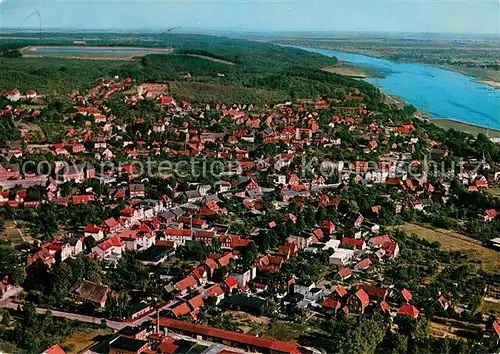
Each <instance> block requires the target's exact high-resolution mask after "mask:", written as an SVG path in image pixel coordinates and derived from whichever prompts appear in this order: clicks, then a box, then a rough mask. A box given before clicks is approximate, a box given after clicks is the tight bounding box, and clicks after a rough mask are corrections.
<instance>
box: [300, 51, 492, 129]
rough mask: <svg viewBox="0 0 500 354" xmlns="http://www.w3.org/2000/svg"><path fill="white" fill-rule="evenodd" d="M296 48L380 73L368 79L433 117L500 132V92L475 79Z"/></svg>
mask: <svg viewBox="0 0 500 354" xmlns="http://www.w3.org/2000/svg"><path fill="white" fill-rule="evenodd" d="M296 48H300V49H303V50H307V51H311V52H315V53H320V54H323V55H326V56H335V57H337V58H338V59H339V60H343V61H347V62H349V63H352V64H356V65H359V66H365V67H367V68H370V69H373V70H376V71H378V72H380V73H381V74H383V75H384V77H383V78H368V79H366V81H368V82H370V83H372V84H374V85H375V86H377V87H379V88H380V89H381V90H382V91H383V92H385V93H387V94H389V95H394V96H399V97H401V98H402V99H403V100H405V101H406V102H408V103H410V104H412V105H414V106H415V107H417V108H418V109H420V110H422V111H425V112H428V113H429V114H430V117H431V118H452V119H456V120H458V121H461V122H465V123H470V124H475V125H479V126H483V127H488V128H492V129H500V90H499V89H495V88H492V87H490V86H488V85H485V84H481V83H478V82H475V81H474V79H473V78H471V77H468V76H465V75H462V74H458V73H455V72H453V71H450V70H445V69H441V68H437V67H434V66H430V65H425V64H416V63H404V62H395V61H390V60H385V59H380V58H375V57H370V56H367V55H359V54H351V53H344V52H339V51H335V50H328V49H317V48H307V47H296Z"/></svg>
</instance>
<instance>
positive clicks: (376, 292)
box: [358, 284, 387, 298]
mask: <svg viewBox="0 0 500 354" xmlns="http://www.w3.org/2000/svg"><path fill="white" fill-rule="evenodd" d="M358 288H359V289H363V290H364V291H365V292H366V293H367V294H368V295H369V296H373V297H379V298H384V297H385V296H386V295H387V290H386V289H382V288H377V287H375V286H372V285H369V284H359V285H358Z"/></svg>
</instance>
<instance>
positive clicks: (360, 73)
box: [323, 64, 382, 79]
mask: <svg viewBox="0 0 500 354" xmlns="http://www.w3.org/2000/svg"><path fill="white" fill-rule="evenodd" d="M323 70H324V71H326V72H329V73H334V74H339V75H344V76H349V77H352V78H355V79H365V78H367V77H382V75H381V74H380V73H378V72H377V71H375V70H372V69H369V68H367V67H362V66H356V65H352V64H337V65H331V66H326V67H324V68H323Z"/></svg>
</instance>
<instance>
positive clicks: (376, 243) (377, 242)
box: [368, 235, 391, 248]
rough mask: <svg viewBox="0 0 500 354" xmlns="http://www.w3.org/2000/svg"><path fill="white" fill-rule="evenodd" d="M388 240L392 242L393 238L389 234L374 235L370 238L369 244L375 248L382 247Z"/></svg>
mask: <svg viewBox="0 0 500 354" xmlns="http://www.w3.org/2000/svg"><path fill="white" fill-rule="evenodd" d="M386 242H391V238H390V237H389V235H381V236H376V237H372V238H371V239H369V240H368V245H369V246H370V247H373V248H380V247H382V246H383V245H384V243H386Z"/></svg>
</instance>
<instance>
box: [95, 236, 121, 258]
mask: <svg viewBox="0 0 500 354" xmlns="http://www.w3.org/2000/svg"><path fill="white" fill-rule="evenodd" d="M125 248H126V244H125V242H122V240H121V239H120V237H118V236H113V237H111V238H109V239H107V240H106V241H104V242H101V243H100V244H98V245H97V246H95V247H93V248H92V254H94V255H95V256H97V257H99V258H100V259H104V260H106V259H111V258H116V259H119V258H120V257H121V255H122V253H123V252H124V251H125Z"/></svg>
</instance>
